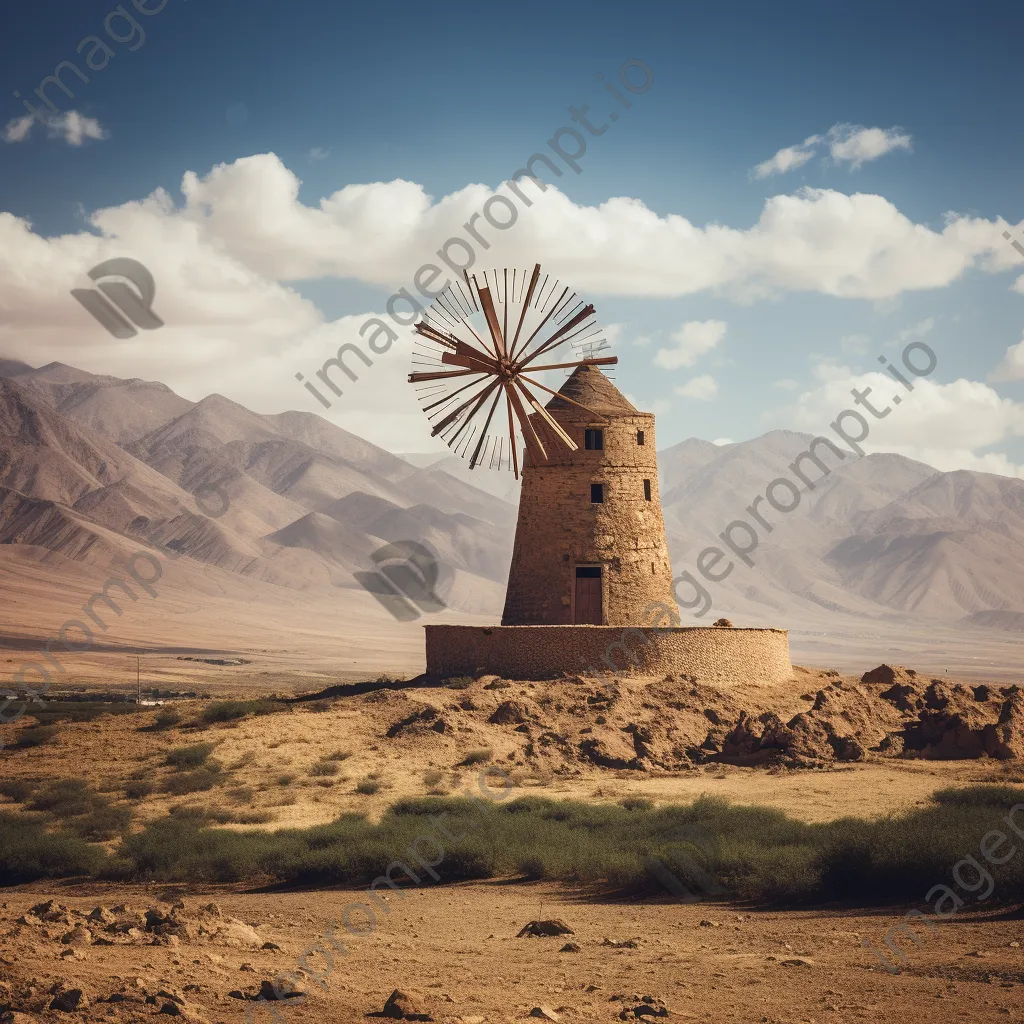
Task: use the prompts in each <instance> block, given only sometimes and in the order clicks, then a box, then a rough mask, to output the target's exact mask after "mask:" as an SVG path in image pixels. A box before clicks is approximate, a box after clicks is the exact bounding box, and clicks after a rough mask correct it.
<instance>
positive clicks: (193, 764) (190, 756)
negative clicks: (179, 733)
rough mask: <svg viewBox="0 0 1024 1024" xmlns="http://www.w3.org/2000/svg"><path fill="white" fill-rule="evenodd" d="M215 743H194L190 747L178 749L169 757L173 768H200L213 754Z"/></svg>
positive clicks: (169, 754) (168, 761)
mask: <svg viewBox="0 0 1024 1024" xmlns="http://www.w3.org/2000/svg"><path fill="white" fill-rule="evenodd" d="M215 746H216V744H214V743H193V744H192V745H191V746H188V747H176V748H175V749H174V750H172V751H170V753H168V755H167V763H168V764H169V765H170V766H171V767H172V768H198V767H199V766H200V765H201V764H204V763H205V762H206V759H207V758H208V757H209V756H210V755H211V754H212V753H213V751H214V748H215Z"/></svg>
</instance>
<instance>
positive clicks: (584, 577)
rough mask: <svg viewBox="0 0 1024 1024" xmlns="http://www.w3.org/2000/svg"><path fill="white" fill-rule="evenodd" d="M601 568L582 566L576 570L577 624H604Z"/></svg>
mask: <svg viewBox="0 0 1024 1024" xmlns="http://www.w3.org/2000/svg"><path fill="white" fill-rule="evenodd" d="M601 611H602V609H601V570H600V568H596V567H595V568H590V567H589V566H586V567H581V568H579V569H577V570H576V616H575V621H576V623H577V625H590V626H600V625H602V621H603V620H602V617H601Z"/></svg>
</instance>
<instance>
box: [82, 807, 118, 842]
mask: <svg viewBox="0 0 1024 1024" xmlns="http://www.w3.org/2000/svg"><path fill="white" fill-rule="evenodd" d="M131 823H132V812H131V810H130V809H129V808H127V807H117V806H115V805H113V804H105V805H101V806H98V807H96V808H94V809H93V810H92V811H90V812H89V813H88V814H86V815H84V816H83V817H81V818H76V819H75V821H74V822H73V823H72V825H71V828H72V829H73V830H74V831H75V832H76V833H77V834H78V835H80V836H81V837H82V838H83V839H89V840H91V841H93V842H102V841H103V840H106V839H113V838H114V837H115V836H119V835H121V834H122V833H124V832H125V830H126V829H127V828H128V826H129V825H130V824H131Z"/></svg>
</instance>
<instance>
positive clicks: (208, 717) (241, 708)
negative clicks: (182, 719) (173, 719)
mask: <svg viewBox="0 0 1024 1024" xmlns="http://www.w3.org/2000/svg"><path fill="white" fill-rule="evenodd" d="M288 710H290V707H289V705H287V704H285V703H284V702H283V701H279V700H217V701H212V702H211V703H210V704H207V705H206V707H205V708H203V711H202V713H201V714H200V716H199V721H200V722H201V723H202V724H203V725H216V724H218V723H221V722H237V721H238V720H239V719H242V718H246V717H247V716H249V715H273V714H276V713H277V712H279V711H288Z"/></svg>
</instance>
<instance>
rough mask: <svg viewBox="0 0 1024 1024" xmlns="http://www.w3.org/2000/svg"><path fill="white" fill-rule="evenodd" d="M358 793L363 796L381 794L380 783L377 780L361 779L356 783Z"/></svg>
mask: <svg viewBox="0 0 1024 1024" xmlns="http://www.w3.org/2000/svg"><path fill="white" fill-rule="evenodd" d="M356 792H357V793H361V794H362V795H363V796H373V794H374V793H379V792H380V782H378V781H377V779H370V778H366V779H360V780H359V781H358V782H357V783H356Z"/></svg>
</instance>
